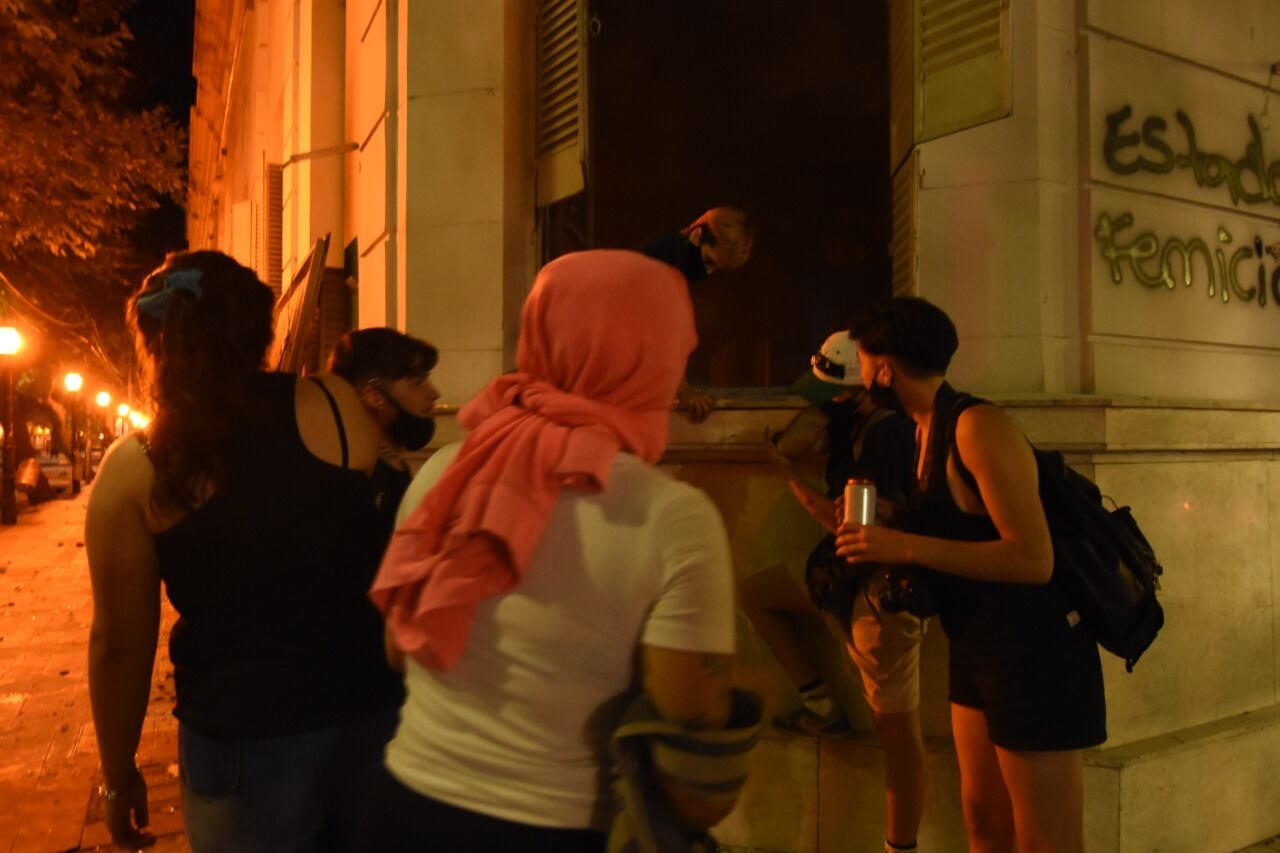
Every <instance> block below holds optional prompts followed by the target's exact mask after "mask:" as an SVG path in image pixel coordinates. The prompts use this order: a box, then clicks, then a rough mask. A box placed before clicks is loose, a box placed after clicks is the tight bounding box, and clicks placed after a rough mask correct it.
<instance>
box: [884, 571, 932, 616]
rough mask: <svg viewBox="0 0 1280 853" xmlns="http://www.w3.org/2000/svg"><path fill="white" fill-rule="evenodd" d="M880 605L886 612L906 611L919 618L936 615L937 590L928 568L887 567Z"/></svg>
mask: <svg viewBox="0 0 1280 853" xmlns="http://www.w3.org/2000/svg"><path fill="white" fill-rule="evenodd" d="M880 607H881V609H882V610H884V612H886V613H902V612H903V611H906V612H907V613H910V614H911V615H912V616H915V617H916V618H917V619H928V618H929V617H930V616H934V615H936V614H937V612H938V597H937V591H936V590H935V589H934V585H933V583H932V582H931V578H930V577H929V572H928V570H927V569H923V568H921V567H919V566H893V567H891V568H888V569H885V583H884V588H883V589H881V590H880Z"/></svg>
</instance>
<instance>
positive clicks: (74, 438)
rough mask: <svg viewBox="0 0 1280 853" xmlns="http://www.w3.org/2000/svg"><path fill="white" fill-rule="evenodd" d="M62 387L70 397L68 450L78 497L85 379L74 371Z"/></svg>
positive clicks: (64, 379) (72, 479) (74, 488)
mask: <svg viewBox="0 0 1280 853" xmlns="http://www.w3.org/2000/svg"><path fill="white" fill-rule="evenodd" d="M62 385H63V387H65V388H66V389H67V393H68V394H69V395H70V396H69V397H68V398H67V408H68V409H69V410H70V411H71V442H70V447H69V448H68V450H69V452H70V454H71V494H72V495H78V494H80V472H79V471H77V470H76V445H77V444H79V443H80V442H79V438H78V433H77V430H76V411H77V410H78V409H79V408H80V389H81V388H83V387H84V377H83V376H81V375H80V374H79V373H76V372H75V371H74V370H73V371H71V372H70V373H68V374H67V375H66V376H64V377H63V378H62ZM86 455H88V454H86Z"/></svg>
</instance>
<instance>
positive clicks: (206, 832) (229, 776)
mask: <svg viewBox="0 0 1280 853" xmlns="http://www.w3.org/2000/svg"><path fill="white" fill-rule="evenodd" d="M336 731H337V730H336V729H322V730H320V731H317V732H308V733H306V734H301V735H292V736H289V737H282V738H262V739H256V740H224V739H218V738H207V737H204V736H202V735H198V734H196V733H195V732H192V731H191V730H190V729H188V728H186V727H185V726H183V727H181V728H180V730H179V741H178V746H179V755H180V763H181V769H182V782H183V813H184V818H185V821H186V826H187V837H188V840H189V841H190V843H191V847H192V849H193V850H194V851H195V853H219V851H227V853H233V851H234V853H257V851H263V853H267V851H271V853H286V852H287V851H304V850H309V849H311V847H312V845H313V844H314V842H315V837H316V835H317V833H318V832H319V830H320V821H321V808H320V794H319V780H320V775H321V770H322V768H323V766H324V764H325V761H326V759H327V757H328V755H329V752H330V750H331V748H332V745H333V740H334V737H335V735H336Z"/></svg>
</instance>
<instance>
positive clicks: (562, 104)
mask: <svg viewBox="0 0 1280 853" xmlns="http://www.w3.org/2000/svg"><path fill="white" fill-rule="evenodd" d="M584 2H585V0H538V6H537V19H536V20H537V42H538V43H537V64H538V76H537V88H538V92H537V142H536V144H537V151H536V154H537V203H538V205H539V206H543V205H548V204H551V203H552V202H556V201H559V200H560V199H563V198H568V197H569V196H571V195H574V194H576V193H580V192H582V190H583V189H584V188H585V186H586V180H585V165H584V164H585V163H586V154H587V140H586V129H587V109H586V104H587V67H586V65H587V64H586V41H585V38H584V32H585V24H584V17H585V10H584V7H583V4H584Z"/></svg>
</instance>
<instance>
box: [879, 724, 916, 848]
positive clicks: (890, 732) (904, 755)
mask: <svg viewBox="0 0 1280 853" xmlns="http://www.w3.org/2000/svg"><path fill="white" fill-rule="evenodd" d="M873 716H874V719H875V724H876V732H877V733H878V734H879V735H880V745H881V746H883V747H884V792H885V840H887V841H888V842H889V843H890V844H892V845H894V846H895V847H898V848H904V849H910V848H911V846H912V845H914V844H915V841H916V835H917V833H918V832H919V831H920V818H921V816H922V815H923V814H924V738H923V737H922V736H921V734H920V712H919V710H918V709H917V710H913V711H905V712H903V713H900V714H874V715H873Z"/></svg>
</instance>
